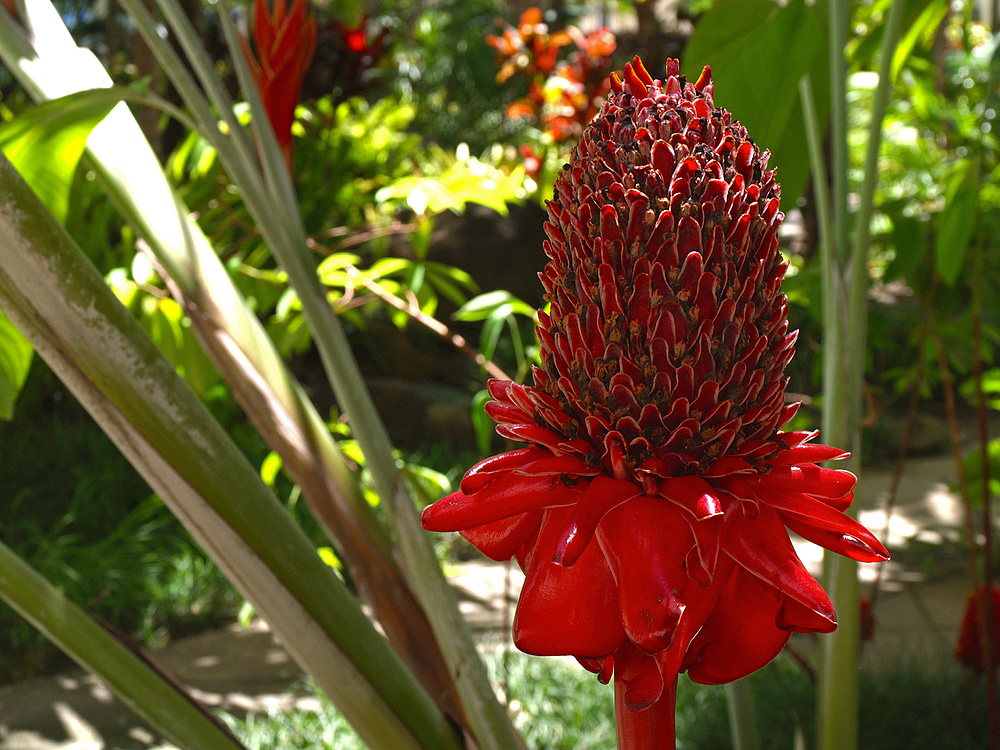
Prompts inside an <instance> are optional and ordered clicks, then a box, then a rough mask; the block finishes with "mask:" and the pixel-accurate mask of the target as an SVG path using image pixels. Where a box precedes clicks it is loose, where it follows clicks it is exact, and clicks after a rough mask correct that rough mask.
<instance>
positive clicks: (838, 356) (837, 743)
mask: <svg viewBox="0 0 1000 750" xmlns="http://www.w3.org/2000/svg"><path fill="white" fill-rule="evenodd" d="M903 6H904V2H903V0H893V2H892V5H891V6H890V9H889V15H888V18H887V20H886V25H885V30H884V33H883V37H882V48H881V59H880V63H879V81H878V86H877V87H876V90H875V95H874V100H873V105H872V113H871V123H870V126H869V133H868V145H867V152H866V155H865V172H864V181H863V183H862V186H861V190H860V194H859V207H858V213H857V219H856V225H855V234H854V241H853V243H852V242H851V241H850V227H849V225H848V221H847V201H846V196H847V115H846V112H847V96H846V72H847V65H846V61H845V59H844V47H845V43H846V36H845V35H846V30H847V21H848V14H847V7H846V3H845V0H831V4H830V25H831V29H830V61H831V62H830V65H831V67H830V70H831V97H832V102H831V103H832V112H833V135H832V138H833V144H832V147H833V155H834V166H833V170H834V173H833V185H834V190H833V210H832V212H831V213H832V215H833V219H832V224H833V227H832V237H831V238H830V245H831V246H832V247H831V248H830V249H827V250H826V251H825V255H824V259H823V272H824V279H823V285H824V289H823V292H824V300H825V301H824V331H825V333H826V340H825V343H824V357H825V367H824V403H823V429H824V431H825V434H826V440H828V441H829V442H830V443H831V444H832V445H844V446H848V447H849V448H850V449H851V451H852V452H853V454H854V455H853V456H852V458H851V460H850V463H849V465H848V468H850V469H851V470H853V471H854V472H855V473H860V468H861V461H860V449H861V428H860V424H861V409H862V405H863V387H864V368H865V346H866V342H867V293H868V283H869V280H868V269H867V262H868V250H869V248H868V245H869V242H870V231H869V225H870V222H871V216H872V211H873V201H874V195H875V186H876V181H877V179H878V168H877V167H878V152H879V145H880V143H881V135H882V121H883V118H884V116H885V108H886V104H887V102H888V97H889V87H890V85H891V82H890V69H891V64H892V55H893V51H894V50H895V48H896V43H897V42H898V40H899V34H900V26H901V22H902V13H903ZM816 158H817V157H814V161H815V160H816ZM848 247H850V255H849V256H846V255H845V253H846V250H847V248H848ZM824 575H825V582H826V584H827V589H828V592H829V594H830V598H831V599H832V601H833V603H834V606H835V608H836V610H837V613H838V621H839V626H838V629H837V630H836V631H835V632H834V633H833V634H831V635H830V636H827V638H826V639H824V650H823V662H822V669H821V671H820V684H819V691H820V694H819V710H818V712H817V713H818V730H817V731H818V737H819V747H820V748H821V749H822V750H854V749H855V748H856V747H857V743H858V690H859V685H858V655H859V649H860V640H861V638H860V630H861V623H860V601H859V589H858V578H857V563H856V562H854V561H852V560H849V559H847V558H844V557H841V556H839V555H833V554H831V553H829V552H827V553H826V554H824Z"/></svg>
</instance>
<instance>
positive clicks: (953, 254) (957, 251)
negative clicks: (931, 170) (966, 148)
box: [934, 159, 979, 284]
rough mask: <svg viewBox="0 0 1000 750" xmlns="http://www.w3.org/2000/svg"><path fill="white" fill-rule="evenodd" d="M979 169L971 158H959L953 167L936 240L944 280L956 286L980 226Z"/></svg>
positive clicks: (939, 268) (937, 259)
mask: <svg viewBox="0 0 1000 750" xmlns="http://www.w3.org/2000/svg"><path fill="white" fill-rule="evenodd" d="M978 192H979V188H978V186H977V185H976V169H975V165H974V163H973V162H972V161H971V160H970V159H959V160H958V161H956V162H955V164H954V166H953V167H952V173H951V178H950V179H949V180H948V188H947V190H945V195H944V209H943V210H942V211H941V213H940V214H939V215H938V221H937V237H936V238H935V246H934V247H935V250H936V265H937V271H938V273H939V274H941V278H942V279H944V280H945V281H946V282H947V283H948V284H954V283H955V280H956V279H957V278H958V274H959V272H960V271H961V270H962V262H963V261H964V260H965V255H966V252H967V251H968V249H969V244H970V243H971V241H972V233H973V230H974V229H975V223H976V196H977V194H978Z"/></svg>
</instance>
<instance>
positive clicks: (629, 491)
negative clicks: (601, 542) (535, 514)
mask: <svg viewBox="0 0 1000 750" xmlns="http://www.w3.org/2000/svg"><path fill="white" fill-rule="evenodd" d="M641 493H642V490H640V489H639V488H638V487H637V486H636V485H634V484H632V483H631V482H625V481H622V480H619V479H612V478H611V477H605V476H600V477H594V478H593V479H592V480H590V484H589V485H588V486H587V489H586V490H585V491H584V493H583V495H582V496H581V497H580V501H579V502H578V503H577V504H576V508H575V509H574V510H573V515H572V517H571V518H570V519H569V523H567V524H566V530H565V531H564V532H563V534H562V536H561V537H560V539H559V544H558V545H557V546H556V551H555V554H554V556H553V558H552V559H553V561H554V562H556V563H558V564H559V565H565V566H569V565H573V564H574V563H575V562H576V561H577V559H578V558H579V557H580V555H581V554H582V553H583V550H584V549H585V548H586V547H587V545H588V544H590V540H591V539H593V537H594V531H595V530H596V529H597V525H598V523H600V521H601V519H602V518H604V516H605V514H606V513H608V511H610V510H611V509H612V508H615V507H617V506H619V505H621V504H622V503H624V502H627V501H628V500H630V499H632V498H634V497H636V496H638V495H640V494H641Z"/></svg>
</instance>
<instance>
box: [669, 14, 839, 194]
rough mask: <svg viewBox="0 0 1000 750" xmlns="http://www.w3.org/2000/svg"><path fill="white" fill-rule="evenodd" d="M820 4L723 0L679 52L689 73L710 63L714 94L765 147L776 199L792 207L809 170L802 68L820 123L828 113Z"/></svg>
mask: <svg viewBox="0 0 1000 750" xmlns="http://www.w3.org/2000/svg"><path fill="white" fill-rule="evenodd" d="M820 12H821V6H810V5H806V4H805V2H803V0H792V2H790V3H788V5H786V6H784V7H780V6H778V5H777V4H776V3H774V2H772V1H771V0H723V2H717V3H716V4H715V5H714V6H713V7H712V10H710V11H709V12H708V13H706V14H705V15H704V16H703V17H702V19H701V20H700V21H699V23H698V27H697V28H696V29H695V33H694V35H693V36H692V37H691V41H690V42H689V43H688V47H687V50H686V52H685V55H684V61H685V70H686V72H687V75H688V78H689V79H690V80H696V79H697V78H698V75H700V72H701V69H702V66H704V65H709V66H711V68H712V80H713V82H714V83H715V101H716V102H717V103H718V104H720V105H721V106H723V107H724V108H725V109H727V110H729V111H730V112H732V114H733V117H734V119H737V120H739V121H740V122H741V123H742V124H743V125H744V126H745V127H746V129H747V130H748V131H749V133H750V136H751V137H752V138H753V139H754V142H756V143H757V144H758V145H759V146H760V147H761V148H766V149H770V151H771V160H770V162H769V164H770V166H771V167H777V168H778V181H779V182H780V183H781V187H782V191H781V205H782V209H783V210H785V211H787V210H788V209H790V208H792V207H793V206H794V205H795V203H796V201H797V200H798V199H799V196H801V195H802V191H803V190H804V189H805V185H806V180H807V179H808V177H809V152H808V148H807V141H806V135H805V125H804V124H803V123H804V119H803V115H802V105H801V103H800V101H799V95H798V85H799V79H800V78H802V76H803V75H805V74H806V73H809V74H810V76H811V78H812V82H813V86H814V89H815V94H816V103H817V108H818V112H817V115H818V117H819V120H820V126H821V128H822V127H825V123H826V119H827V116H828V112H829V103H828V99H829V97H828V96H827V95H826V92H827V90H828V87H829V72H828V70H827V63H826V56H825V55H824V54H823V51H824V50H825V48H826V32H825V27H824V25H823V23H821V21H820V16H819V13H820Z"/></svg>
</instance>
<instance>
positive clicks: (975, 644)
mask: <svg viewBox="0 0 1000 750" xmlns="http://www.w3.org/2000/svg"><path fill="white" fill-rule="evenodd" d="M990 594H991V596H990V605H991V606H992V608H993V631H992V633H989V635H988V636H987V637H989V638H992V641H993V651H994V654H997V650H998V649H1000V589H998V588H997V587H996V586H992V587H991V588H990ZM986 603H987V602H986V587H985V586H980V587H979V588H978V589H976V590H975V592H971V591H970V592H969V596H968V600H967V601H966V604H965V614H964V615H963V616H962V627H961V629H960V630H959V633H958V648H957V649H956V650H955V658H956V659H958V660H959V661H960V662H961V663H962V664H964V665H965V666H967V667H968V668H969V669H971V670H973V671H975V672H982V671H983V670H984V669H986V659H985V658H984V656H983V641H982V632H983V631H982V630H981V629H980V627H979V623H980V622H982V616H981V612H980V607H983V606H984V605H985V604H986ZM987 632H989V631H987ZM997 655H998V656H1000V654H997Z"/></svg>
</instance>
